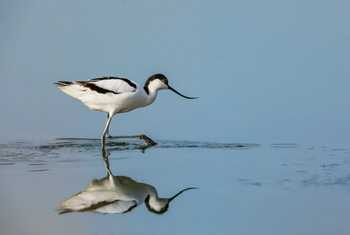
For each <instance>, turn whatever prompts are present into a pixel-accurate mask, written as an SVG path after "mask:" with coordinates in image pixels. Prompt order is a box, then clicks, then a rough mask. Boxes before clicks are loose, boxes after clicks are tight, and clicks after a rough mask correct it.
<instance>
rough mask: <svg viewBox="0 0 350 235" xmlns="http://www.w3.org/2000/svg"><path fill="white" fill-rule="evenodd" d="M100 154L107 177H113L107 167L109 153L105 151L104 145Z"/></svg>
mask: <svg viewBox="0 0 350 235" xmlns="http://www.w3.org/2000/svg"><path fill="white" fill-rule="evenodd" d="M101 152H102V160H103V162H104V164H105V168H106V172H107V174H108V176H113V174H112V171H111V168H110V166H109V151H108V150H107V149H106V146H105V145H102V148H101Z"/></svg>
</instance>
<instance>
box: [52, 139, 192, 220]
mask: <svg viewBox="0 0 350 235" xmlns="http://www.w3.org/2000/svg"><path fill="white" fill-rule="evenodd" d="M108 157H109V151H108V150H107V149H106V148H105V146H104V145H103V147H102V158H103V162H104V164H105V169H106V172H107V176H106V177H103V178H101V179H94V180H92V181H91V182H90V184H89V185H88V186H87V187H86V188H85V189H84V190H83V191H81V192H79V193H77V194H75V195H73V196H72V197H70V198H68V199H67V200H65V201H63V202H62V203H61V205H60V206H59V208H58V212H59V213H60V214H64V213H70V212H88V211H90V212H96V213H108V214H114V213H128V212H130V211H132V210H133V209H134V208H136V207H137V206H138V205H140V204H142V203H143V202H144V203H145V205H146V208H147V209H148V210H149V211H150V212H153V213H156V214H163V213H165V212H166V211H167V210H168V208H169V204H170V202H172V201H173V200H174V199H175V198H177V197H178V196H179V195H180V194H182V193H183V192H185V191H187V190H191V189H195V187H189V188H185V189H182V190H181V191H179V192H178V193H176V194H175V195H174V196H172V197H169V198H162V197H160V196H159V195H158V192H157V189H156V188H155V187H154V186H152V185H150V184H146V183H142V182H138V181H136V180H134V179H132V178H130V177H128V176H114V175H113V174H112V171H111V169H110V166H109V160H108Z"/></svg>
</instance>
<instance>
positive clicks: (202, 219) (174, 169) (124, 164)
mask: <svg viewBox="0 0 350 235" xmlns="http://www.w3.org/2000/svg"><path fill="white" fill-rule="evenodd" d="M158 143H159V144H158V145H157V146H155V147H152V148H148V149H146V150H144V149H142V148H140V144H141V143H140V142H139V141H131V142H130V141H128V142H126V141H120V140H118V142H116V141H115V140H111V141H109V142H108V145H107V148H108V150H109V151H110V156H109V160H110V167H111V170H112V171H113V173H114V174H115V175H118V176H127V177H130V178H132V179H133V180H136V181H139V182H143V183H147V184H149V185H152V186H154V187H155V188H156V189H157V191H158V193H159V194H160V195H161V196H163V197H170V196H172V195H173V194H175V193H176V192H178V191H179V190H180V189H182V188H185V187H198V188H199V189H197V190H192V191H191V192H186V193H184V194H183V195H181V197H179V198H178V199H176V200H175V201H173V202H172V203H171V204H170V207H169V210H168V211H167V212H166V213H164V214H162V215H158V214H155V213H151V212H150V211H149V210H147V208H146V207H145V205H144V204H142V205H140V206H138V207H136V208H135V209H133V210H132V211H130V212H128V213H125V214H107V215H104V214H97V213H92V212H81V213H70V214H64V215H59V214H58V211H57V210H56V209H57V208H58V206H59V204H60V203H61V202H62V201H63V200H65V199H67V198H68V197H70V196H72V195H74V194H75V193H77V192H79V191H82V190H83V189H84V188H85V187H86V186H87V185H88V184H89V183H90V182H91V181H92V180H93V179H95V178H96V179H101V178H103V177H105V176H106V171H105V168H104V163H103V161H102V156H101V151H100V142H99V140H97V139H76V138H63V139H52V140H48V141H43V142H41V143H30V142H12V143H6V144H2V145H1V146H0V186H1V188H2V190H1V193H0V199H1V203H0V223H1V224H0V227H1V231H2V233H3V234H9V235H11V234H63V233H68V234H72V233H75V234H214V233H215V234H216V233H222V234H223V233H226V234H227V233H229V234H308V235H309V234H332V233H336V234H349V232H350V226H349V224H348V218H349V211H350V197H349V193H350V172H349V170H348V169H349V164H350V156H349V155H350V149H349V148H348V147H344V148H334V147H332V146H303V145H299V144H294V143H272V144H266V145H259V144H255V143H214V142H196V141H171V140H158Z"/></svg>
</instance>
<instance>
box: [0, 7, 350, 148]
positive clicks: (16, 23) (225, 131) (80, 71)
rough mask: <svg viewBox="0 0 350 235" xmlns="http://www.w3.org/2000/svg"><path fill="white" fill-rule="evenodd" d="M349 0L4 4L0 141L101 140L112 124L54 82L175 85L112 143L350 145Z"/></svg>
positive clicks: (123, 124) (119, 126)
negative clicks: (138, 136) (134, 138)
mask: <svg viewBox="0 0 350 235" xmlns="http://www.w3.org/2000/svg"><path fill="white" fill-rule="evenodd" d="M349 9H350V3H349V1H345V0H344V1H340V0H335V1H319V0H318V1H316V0H303V1H302V0H297V1H277V0H275V1H272V0H267V1H258V0H251V1H188V0H186V1H164V0H162V1H160V0H157V1H126V0H124V1H37V0H32V1H5V0H1V1H0V34H1V37H0V51H1V53H0V71H1V76H0V79H1V88H2V89H1V93H0V105H1V122H0V129H1V133H0V139H1V140H2V141H4V140H14V139H19V138H21V139H28V138H31V137H33V136H34V137H36V138H46V137H50V138H51V137H68V136H74V137H88V136H89V137H98V136H100V132H101V129H102V126H103V124H104V121H105V115H104V114H102V113H96V112H92V111H89V110H88V109H87V108H86V107H84V106H83V105H81V104H80V103H79V102H78V101H75V100H73V99H71V98H70V97H67V96H66V95H64V94H63V93H60V92H59V91H58V90H57V89H56V88H55V86H53V84H52V83H53V82H54V81H57V80H84V79H89V78H93V77H95V76H104V75H125V76H127V77H128V78H130V79H132V80H135V81H137V82H140V83H143V82H144V80H145V79H146V78H147V77H148V76H149V75H151V74H152V73H156V72H162V73H164V74H166V75H167V76H168V78H169V80H170V82H171V83H172V85H173V86H174V87H176V88H178V90H180V91H182V92H183V93H184V94H186V95H192V96H200V97H201V98H200V99H199V100H196V101H188V100H184V99H181V98H180V97H177V96H175V95H174V94H173V93H171V92H161V93H160V95H159V97H158V100H157V101H156V102H155V103H154V104H153V105H152V106H151V107H149V108H147V109H143V110H136V111H134V112H132V113H128V114H123V115H121V116H120V117H119V118H115V119H114V120H113V122H112V133H114V134H134V133H139V132H145V133H147V134H149V135H150V136H152V137H154V138H155V139H157V138H162V139H189V140H211V141H213V140H216V141H227V142H255V143H274V142H296V143H318V144H348V143H349V139H350V125H349V120H350V111H349V101H350V92H349V90H350V76H349V75H350V66H349V61H350V29H349V22H350V15H349Z"/></svg>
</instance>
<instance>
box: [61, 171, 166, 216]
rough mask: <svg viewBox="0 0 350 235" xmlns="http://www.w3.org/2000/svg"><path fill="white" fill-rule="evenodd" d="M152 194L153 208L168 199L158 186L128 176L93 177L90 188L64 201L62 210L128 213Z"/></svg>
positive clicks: (64, 211) (158, 206) (159, 206)
mask: <svg viewBox="0 0 350 235" xmlns="http://www.w3.org/2000/svg"><path fill="white" fill-rule="evenodd" d="M147 196H150V199H151V200H150V201H149V202H150V204H151V206H152V208H156V209H159V208H162V207H164V205H165V204H166V203H167V199H161V198H158V195H157V191H156V189H155V188H154V187H153V186H151V185H148V184H144V183H139V182H137V181H135V180H133V179H131V178H130V177H127V176H112V175H110V176H107V177H104V178H102V179H99V180H97V179H95V180H93V181H92V182H91V183H90V184H89V185H88V187H87V188H86V189H85V190H84V191H82V192H80V193H78V194H75V195H74V196H72V197H70V198H68V199H67V200H65V201H64V202H62V203H61V205H60V206H59V208H58V210H59V211H60V213H68V212H85V211H92V212H97V213H126V212H129V211H131V210H132V209H133V208H135V207H136V206H138V205H140V204H142V203H143V202H144V201H145V199H146V197H147Z"/></svg>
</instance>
